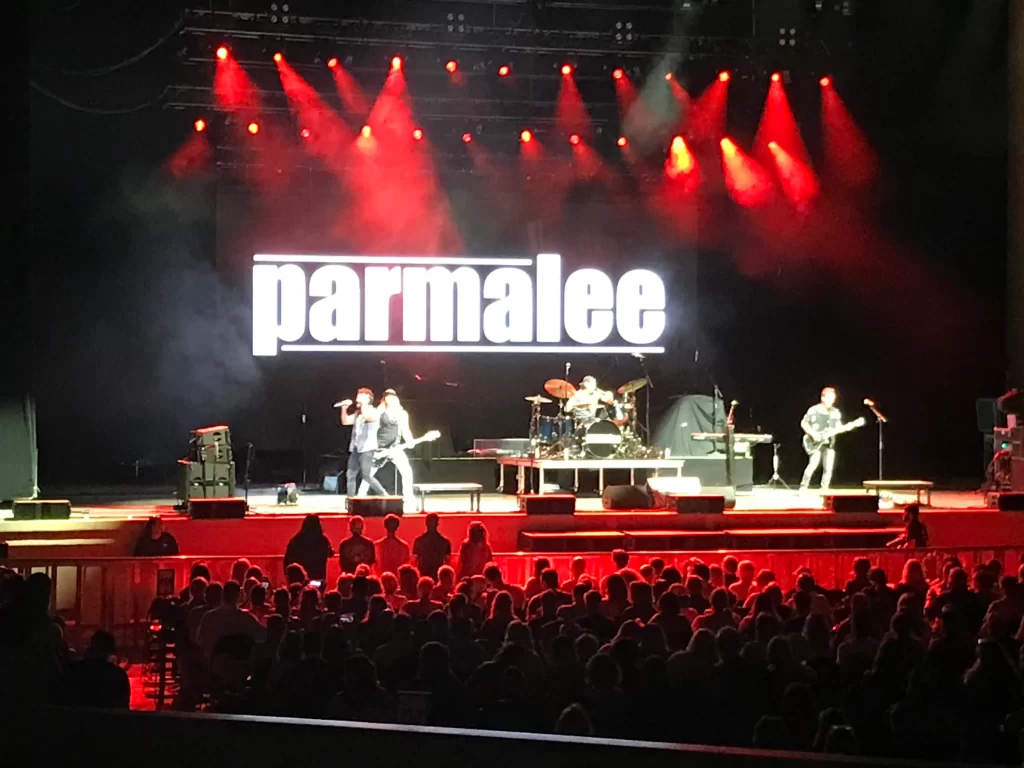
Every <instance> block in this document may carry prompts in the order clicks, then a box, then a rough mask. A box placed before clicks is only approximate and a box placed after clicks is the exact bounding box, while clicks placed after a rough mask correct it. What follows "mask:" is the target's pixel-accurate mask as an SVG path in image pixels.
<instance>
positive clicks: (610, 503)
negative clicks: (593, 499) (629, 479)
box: [601, 485, 651, 509]
mask: <svg viewBox="0 0 1024 768" xmlns="http://www.w3.org/2000/svg"><path fill="white" fill-rule="evenodd" d="M601 506H602V507H604V508H605V509H650V508H651V497H650V494H648V493H647V490H646V489H644V488H643V487H641V486H639V485H606V486H605V488H604V493H602V494H601Z"/></svg>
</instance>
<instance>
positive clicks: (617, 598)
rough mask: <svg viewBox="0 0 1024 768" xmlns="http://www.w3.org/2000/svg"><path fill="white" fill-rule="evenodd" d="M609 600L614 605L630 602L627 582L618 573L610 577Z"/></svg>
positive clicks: (608, 583) (608, 584)
mask: <svg viewBox="0 0 1024 768" xmlns="http://www.w3.org/2000/svg"><path fill="white" fill-rule="evenodd" d="M607 586H608V599H609V600H610V601H611V602H613V603H626V602H627V601H628V600H629V592H628V590H627V588H626V580H625V579H623V578H622V576H620V575H619V574H617V573H613V574H612V575H611V576H609V577H608V582H607Z"/></svg>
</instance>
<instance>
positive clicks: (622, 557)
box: [612, 549, 629, 571]
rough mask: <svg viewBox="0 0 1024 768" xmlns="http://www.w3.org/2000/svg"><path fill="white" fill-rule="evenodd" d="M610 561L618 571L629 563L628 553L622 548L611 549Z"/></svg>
mask: <svg viewBox="0 0 1024 768" xmlns="http://www.w3.org/2000/svg"><path fill="white" fill-rule="evenodd" d="M612 563H614V564H615V567H616V568H617V569H619V570H620V571H621V570H622V569H623V568H625V567H626V566H628V565H629V553H628V552H626V550H624V549H614V550H612Z"/></svg>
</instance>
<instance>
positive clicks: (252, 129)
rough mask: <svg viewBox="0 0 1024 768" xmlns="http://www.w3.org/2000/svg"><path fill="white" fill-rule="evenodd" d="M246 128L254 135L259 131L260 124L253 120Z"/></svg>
mask: <svg viewBox="0 0 1024 768" xmlns="http://www.w3.org/2000/svg"><path fill="white" fill-rule="evenodd" d="M246 130H248V131H249V133H251V134H252V135H253V136H255V135H256V134H257V133H259V132H260V124H259V123H257V122H256V121H253V122H251V123H249V126H248V128H247V129H246Z"/></svg>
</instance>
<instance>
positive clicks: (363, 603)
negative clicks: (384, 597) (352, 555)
mask: <svg viewBox="0 0 1024 768" xmlns="http://www.w3.org/2000/svg"><path fill="white" fill-rule="evenodd" d="M371 589H372V586H371V581H370V580H369V579H368V578H367V577H366V576H356V577H355V578H354V579H352V590H351V594H350V595H349V596H348V597H343V598H342V599H341V609H340V610H341V615H342V616H351V617H352V621H353V622H355V623H356V624H358V623H359V622H361V621H362V620H363V619H364V618H365V617H366V612H367V610H369V607H370V596H371V595H370V591H371Z"/></svg>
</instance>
